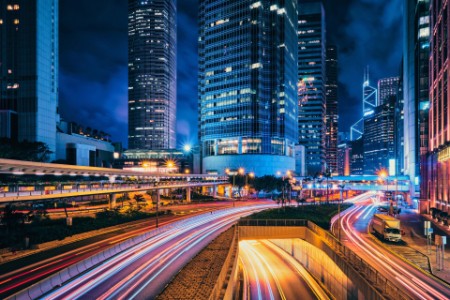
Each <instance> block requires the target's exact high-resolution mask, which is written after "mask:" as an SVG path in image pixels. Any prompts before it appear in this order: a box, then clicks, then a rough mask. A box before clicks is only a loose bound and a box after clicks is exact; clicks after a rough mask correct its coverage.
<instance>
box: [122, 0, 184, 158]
mask: <svg viewBox="0 0 450 300" xmlns="http://www.w3.org/2000/svg"><path fill="white" fill-rule="evenodd" d="M176 35H177V27H176V1H175V0H152V1H148V0H147V1H143V0H129V2H128V147H129V148H130V149H150V150H158V149H172V148H175V146H176V132H175V126H176V124H175V122H176V103H177V102H176V101H177V99H176V94H177V91H176V82H177V67H176V47H177V45H176V41H177V36H176Z"/></svg>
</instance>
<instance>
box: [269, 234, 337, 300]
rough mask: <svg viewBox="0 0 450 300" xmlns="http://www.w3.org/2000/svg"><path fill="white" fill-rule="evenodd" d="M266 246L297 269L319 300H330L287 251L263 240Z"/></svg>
mask: <svg viewBox="0 0 450 300" xmlns="http://www.w3.org/2000/svg"><path fill="white" fill-rule="evenodd" d="M260 242H261V243H263V244H264V245H265V246H267V247H269V248H270V249H271V250H272V251H274V252H275V253H277V254H278V255H279V256H280V257H282V258H283V259H284V260H285V261H287V262H288V263H289V264H290V265H291V266H292V267H294V268H295V270H296V271H297V273H298V274H299V275H300V276H301V277H303V278H305V281H306V283H307V284H308V286H309V288H310V289H311V291H312V292H314V294H315V295H316V297H317V299H322V300H324V299H330V297H329V296H328V295H327V293H326V292H325V291H324V290H323V289H322V287H321V286H320V285H319V284H318V283H317V281H316V280H315V279H314V277H313V276H312V275H311V274H310V273H309V272H308V271H307V270H306V269H305V267H303V266H302V265H301V264H300V263H299V262H298V261H297V260H296V259H295V258H294V257H292V256H291V255H289V254H288V253H287V252H286V251H284V250H283V249H281V248H280V247H278V246H276V245H275V244H274V243H272V242H269V241H267V240H261V241H260Z"/></svg>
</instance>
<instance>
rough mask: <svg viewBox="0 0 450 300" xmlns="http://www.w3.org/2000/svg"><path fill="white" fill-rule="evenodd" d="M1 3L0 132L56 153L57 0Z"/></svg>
mask: <svg viewBox="0 0 450 300" xmlns="http://www.w3.org/2000/svg"><path fill="white" fill-rule="evenodd" d="M0 4H1V6H0V45H1V50H0V86H1V94H0V126H1V127H0V136H1V137H8V138H11V139H14V140H18V141H24V140H27V141H30V142H34V141H39V142H44V143H46V144H47V146H48V147H49V149H50V150H51V151H53V152H54V151H55V148H56V122H57V118H58V114H57V107H58V22H59V21H58V1H57V0H37V1H25V0H16V1H9V0H8V1H4V0H2V1H0ZM53 158H54V155H50V159H53Z"/></svg>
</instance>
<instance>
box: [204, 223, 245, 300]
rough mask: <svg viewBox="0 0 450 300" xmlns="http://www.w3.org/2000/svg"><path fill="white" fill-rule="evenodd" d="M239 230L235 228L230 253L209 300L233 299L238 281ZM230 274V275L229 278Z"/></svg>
mask: <svg viewBox="0 0 450 300" xmlns="http://www.w3.org/2000/svg"><path fill="white" fill-rule="evenodd" d="M238 243H239V241H238V230H237V227H235V228H234V234H233V240H232V242H231V245H230V251H229V252H228V255H227V258H226V259H225V262H224V264H223V266H222V270H221V271H220V274H219V277H218V278H217V281H216V284H215V285H214V288H213V290H212V292H211V295H210V297H209V300H216V299H233V296H234V294H235V288H236V280H237V270H238V268H237V265H238V263H237V262H238V261H237V260H238ZM228 274H230V275H229V276H228Z"/></svg>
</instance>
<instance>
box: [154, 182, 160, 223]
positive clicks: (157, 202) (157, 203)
mask: <svg viewBox="0 0 450 300" xmlns="http://www.w3.org/2000/svg"><path fill="white" fill-rule="evenodd" d="M160 193H161V190H159V189H158V190H153V193H152V198H153V201H155V202H156V228H158V227H159V220H158V214H159V199H160V196H159V195H160Z"/></svg>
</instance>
